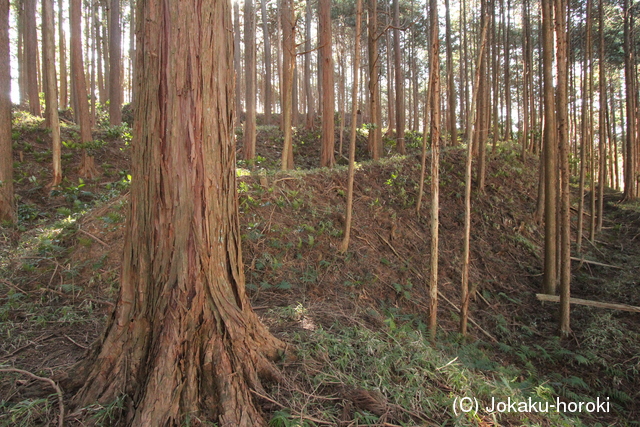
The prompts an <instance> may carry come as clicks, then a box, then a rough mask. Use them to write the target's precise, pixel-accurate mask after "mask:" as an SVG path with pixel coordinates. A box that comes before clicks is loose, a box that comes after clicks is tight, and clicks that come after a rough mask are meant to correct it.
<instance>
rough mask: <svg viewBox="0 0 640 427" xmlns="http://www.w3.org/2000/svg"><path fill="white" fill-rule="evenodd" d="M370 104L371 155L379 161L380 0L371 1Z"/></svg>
mask: <svg viewBox="0 0 640 427" xmlns="http://www.w3.org/2000/svg"><path fill="white" fill-rule="evenodd" d="M368 30H369V31H368V32H369V37H368V44H367V47H368V51H369V102H370V110H371V125H372V127H373V129H369V154H370V155H371V158H372V159H373V160H379V159H380V156H381V154H382V114H381V109H380V55H379V53H378V38H379V37H380V35H379V34H378V0H369V27H368Z"/></svg>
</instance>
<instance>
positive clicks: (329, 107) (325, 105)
mask: <svg viewBox="0 0 640 427" xmlns="http://www.w3.org/2000/svg"><path fill="white" fill-rule="evenodd" d="M318 17H319V32H320V56H321V58H322V142H321V145H320V166H323V167H332V166H333V163H334V161H335V160H334V157H333V151H334V146H335V120H334V114H335V90H334V84H333V55H332V50H333V49H332V41H331V0H319V2H318Z"/></svg>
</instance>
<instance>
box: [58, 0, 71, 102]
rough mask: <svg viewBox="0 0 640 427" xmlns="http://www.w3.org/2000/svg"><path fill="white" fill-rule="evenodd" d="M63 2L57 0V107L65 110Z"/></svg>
mask: <svg viewBox="0 0 640 427" xmlns="http://www.w3.org/2000/svg"><path fill="white" fill-rule="evenodd" d="M63 4H64V2H63V0H58V37H59V43H58V49H59V50H60V90H59V92H58V93H59V97H58V99H59V107H60V108H61V109H63V110H66V109H67V107H68V106H69V104H68V99H69V90H68V86H67V81H68V77H67V40H66V37H65V32H64V15H63V12H64V6H63Z"/></svg>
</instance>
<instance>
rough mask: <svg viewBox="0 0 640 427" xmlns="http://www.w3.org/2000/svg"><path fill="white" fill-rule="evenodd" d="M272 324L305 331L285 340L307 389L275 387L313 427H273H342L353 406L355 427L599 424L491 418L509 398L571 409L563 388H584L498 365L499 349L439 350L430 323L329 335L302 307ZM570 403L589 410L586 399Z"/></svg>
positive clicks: (395, 323) (347, 325) (278, 314)
mask: <svg viewBox="0 0 640 427" xmlns="http://www.w3.org/2000/svg"><path fill="white" fill-rule="evenodd" d="M372 315H373V316H379V314H377V313H373V314H372ZM267 317H268V318H270V319H271V320H272V321H281V322H297V323H299V324H300V325H302V327H301V328H299V329H297V330H295V331H292V332H290V333H287V336H286V338H287V340H288V342H290V343H292V344H294V345H295V348H296V351H297V355H298V357H299V359H300V360H299V361H300V365H301V368H300V369H298V370H297V371H296V380H297V383H298V384H299V385H301V384H302V385H303V386H302V388H303V389H304V390H302V389H293V390H292V389H287V388H286V387H283V388H279V387H278V388H277V390H276V391H275V394H277V395H278V397H279V399H278V400H279V401H280V402H283V401H285V402H286V403H287V406H288V410H287V411H288V412H287V411H285V412H284V414H287V415H288V416H287V417H285V418H287V419H288V420H290V421H291V422H293V421H297V422H305V423H306V424H285V423H280V422H281V421H282V420H281V418H283V417H284V415H283V411H280V412H279V413H278V414H277V415H276V416H275V417H276V418H278V421H277V422H274V421H273V420H272V425H315V424H314V422H313V421H311V420H312V419H320V420H325V421H329V422H331V423H336V425H337V424H338V422H339V420H341V419H344V418H341V417H344V413H345V410H346V409H345V408H346V407H348V408H351V410H352V411H353V413H352V414H350V417H352V418H350V419H353V420H358V425H384V424H383V423H384V422H390V423H392V424H393V425H402V426H410V425H445V424H446V425H455V426H469V425H486V424H483V423H487V422H492V423H494V425H524V426H542V425H554V426H581V425H598V424H597V422H596V420H594V419H592V418H590V417H589V416H588V415H585V414H582V415H581V416H580V417H578V416H577V414H571V413H568V414H563V413H558V412H554V411H550V412H549V413H532V412H529V413H490V411H488V410H486V407H490V406H491V405H492V399H495V401H496V402H500V401H503V402H508V401H509V399H511V402H514V404H515V405H518V404H519V403H521V402H527V403H529V402H537V404H536V405H540V404H543V405H544V404H545V402H546V403H548V404H549V405H553V404H555V403H556V398H558V397H559V398H560V399H561V400H562V401H565V399H564V398H563V397H562V395H561V391H560V385H559V384H560V383H561V382H562V381H565V382H571V381H574V382H578V380H576V379H572V378H567V379H563V378H558V380H557V381H556V382H553V381H550V380H549V379H548V378H545V377H544V376H539V375H537V372H536V370H535V369H522V368H520V367H518V366H516V365H514V364H510V363H499V362H497V361H496V355H497V354H499V352H500V350H499V349H496V348H495V346H493V345H489V344H487V343H485V342H482V341H475V342H473V343H465V342H464V340H460V337H458V336H457V335H450V336H445V335H444V334H442V335H440V336H439V337H438V343H437V345H436V346H433V345H432V344H431V343H429V341H428V338H427V333H426V326H425V324H424V323H422V322H421V321H420V320H419V319H418V318H417V317H413V318H411V317H407V316H401V315H396V314H394V313H392V312H390V311H387V313H386V317H385V319H384V322H383V323H384V327H381V328H373V327H371V326H368V325H367V324H366V323H364V322H363V321H360V320H358V319H356V318H349V319H339V320H337V321H335V322H334V323H333V324H331V325H329V326H327V327H322V326H318V325H314V322H313V318H312V317H313V315H312V313H311V312H307V310H305V309H304V307H303V306H302V305H301V304H298V305H296V306H293V307H285V308H279V309H274V310H270V312H269V313H268V314H267ZM496 350H498V351H496ZM353 390H366V391H368V392H370V393H371V394H372V395H373V396H378V400H379V401H380V402H382V404H383V406H384V407H385V408H386V410H385V411H384V412H383V413H380V412H378V413H377V414H376V413H374V412H372V411H371V410H367V409H365V408H363V407H358V406H357V405H355V406H352V405H351V403H349V400H350V396H351V395H352V394H353ZM571 397H573V398H577V399H579V400H581V401H590V400H588V399H589V398H588V397H587V396H577V395H576V396H571ZM464 398H471V399H477V401H478V405H479V408H478V409H479V411H478V412H476V411H475V408H473V409H474V410H472V411H470V412H467V413H464V412H463V411H461V409H460V405H462V407H463V408H465V409H469V408H471V407H470V406H469V405H470V403H469V402H470V401H469V400H468V399H465V400H463V401H462V402H461V399H464ZM585 399H586V400H585ZM473 402H474V403H473V404H471V405H472V406H473V405H475V400H474V401H473ZM347 404H348V405H347ZM374 409H375V408H374Z"/></svg>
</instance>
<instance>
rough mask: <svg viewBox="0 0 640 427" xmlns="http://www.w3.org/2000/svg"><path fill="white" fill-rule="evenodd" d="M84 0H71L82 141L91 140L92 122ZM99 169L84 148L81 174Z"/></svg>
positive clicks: (92, 173) (73, 65) (73, 67)
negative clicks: (84, 58)
mask: <svg viewBox="0 0 640 427" xmlns="http://www.w3.org/2000/svg"><path fill="white" fill-rule="evenodd" d="M81 21H82V0H71V19H70V26H71V74H72V75H71V78H72V79H73V95H74V97H75V105H76V108H77V110H78V113H77V115H78V121H79V122H80V142H82V143H83V144H85V143H87V142H89V141H91V140H92V139H93V138H92V136H91V122H90V120H89V105H88V103H87V99H88V98H87V84H86V80H85V76H84V65H83V61H82V28H81ZM97 173H98V171H97V170H96V168H95V166H94V160H93V157H92V156H90V155H89V154H88V153H87V150H86V149H84V148H83V149H82V160H81V163H80V170H79V174H80V175H81V176H83V177H85V178H93V177H95V176H96V175H97Z"/></svg>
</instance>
